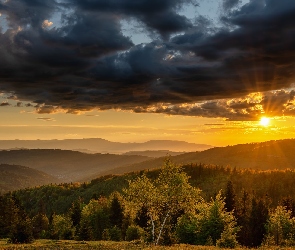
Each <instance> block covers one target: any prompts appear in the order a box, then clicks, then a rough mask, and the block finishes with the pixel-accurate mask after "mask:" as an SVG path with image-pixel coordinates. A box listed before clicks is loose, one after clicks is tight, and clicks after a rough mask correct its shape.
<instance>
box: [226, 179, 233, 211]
mask: <svg viewBox="0 0 295 250" xmlns="http://www.w3.org/2000/svg"><path fill="white" fill-rule="evenodd" d="M235 197H236V195H235V193H234V187H233V183H232V181H228V182H227V185H226V190H225V199H224V202H225V209H226V211H227V212H231V211H233V210H234V208H235Z"/></svg>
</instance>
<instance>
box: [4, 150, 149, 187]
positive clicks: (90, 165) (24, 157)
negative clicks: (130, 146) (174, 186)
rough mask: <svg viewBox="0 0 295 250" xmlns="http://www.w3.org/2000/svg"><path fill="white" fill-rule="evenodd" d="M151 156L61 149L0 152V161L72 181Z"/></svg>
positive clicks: (64, 180)
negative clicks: (86, 152)
mask: <svg viewBox="0 0 295 250" xmlns="http://www.w3.org/2000/svg"><path fill="white" fill-rule="evenodd" d="M147 159H151V158H150V157H147V156H138V155H114V154H85V153H81V152H77V151H70V150H60V149H23V150H2V151H0V164H1V163H3V164H15V165H22V166H26V167H30V168H33V169H36V170H39V171H43V172H45V173H47V174H49V175H52V176H54V177H55V178H58V179H59V181H60V182H61V181H62V182H75V181H79V180H81V179H83V180H86V181H88V180H91V179H90V178H88V177H90V176H91V177H92V176H98V175H100V173H101V172H103V171H107V170H110V169H114V168H117V167H120V166H125V165H130V164H134V163H137V162H142V161H145V160H147Z"/></svg>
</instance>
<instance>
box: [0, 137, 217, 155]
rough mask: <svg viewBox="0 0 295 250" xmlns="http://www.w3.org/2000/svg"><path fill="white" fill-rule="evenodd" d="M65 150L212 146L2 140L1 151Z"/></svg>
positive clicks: (198, 146) (199, 147) (179, 149)
mask: <svg viewBox="0 0 295 250" xmlns="http://www.w3.org/2000/svg"><path fill="white" fill-rule="evenodd" d="M21 148H23V149H63V150H75V151H80V152H86V153H111V154H123V153H126V152H129V151H147V150H152V151H157V150H169V151H174V152H192V151H202V150H206V149H208V148H212V146H211V145H206V144H195V143H188V142H184V141H171V140H153V141H147V142H143V143H135V142H134V143H122V142H111V141H107V140H104V139H100V138H92V139H91V138H90V139H67V140H0V149H21Z"/></svg>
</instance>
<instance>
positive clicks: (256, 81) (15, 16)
mask: <svg viewBox="0 0 295 250" xmlns="http://www.w3.org/2000/svg"><path fill="white" fill-rule="evenodd" d="M187 4H195V5H196V4H197V1H196V2H195V1H192V0H161V1H158V0H137V1H134V0H125V1H121V0H97V1H92V0H74V1H67V0H63V1H57V0H56V1H52V0H50V1H49V0H48V1H47V0H34V1H29V0H14V1H12V0H10V1H1V0H0V12H1V14H2V18H3V17H4V18H6V20H7V27H4V26H3V27H2V33H0V55H1V60H0V91H1V92H6V93H11V96H16V97H17V99H18V100H20V101H29V102H31V103H33V104H31V105H32V106H34V107H35V108H36V111H37V112H38V113H40V114H47V113H57V112H67V113H73V114H78V113H80V112H83V111H88V110H92V109H100V110H107V109H126V110H133V111H134V112H156V113H166V114H173V115H194V116H206V117H226V118H228V119H232V120H236V119H241V120H251V119H256V118H257V116H258V115H259V114H260V113H261V112H262V111H264V112H268V113H269V114H272V115H278V114H282V113H284V114H287V113H288V114H292V113H293V106H294V105H293V100H294V92H292V91H291V92H290V91H285V90H281V92H280V91H279V92H269V93H271V94H268V93H266V94H264V97H263V98H262V100H261V101H259V102H257V101H252V100H250V99H249V98H246V97H245V96H247V95H248V94H249V93H252V92H263V91H269V90H279V89H282V88H285V89H286V88H288V87H289V86H290V84H292V83H294V82H295V76H294V72H295V60H294V59H295V19H294V15H295V2H294V1H290V0H280V1H277V0H250V2H249V3H247V4H245V5H243V6H241V7H238V6H239V5H240V1H237V0H223V1H222V2H221V4H222V6H223V8H224V10H225V12H224V15H223V16H221V18H220V20H221V23H220V25H219V26H218V27H214V26H213V23H212V22H211V21H210V20H209V19H208V18H205V17H204V16H196V18H195V21H194V22H192V21H191V20H189V19H188V18H187V17H185V16H183V15H181V14H179V10H180V9H181V8H182V7H183V6H186V5H187ZM130 19H132V20H136V21H137V22H139V24H140V25H143V26H144V27H145V31H146V32H147V33H149V34H151V33H153V34H159V35H160V38H158V40H154V41H153V42H150V43H148V44H141V45H134V44H133V43H132V41H131V39H130V38H129V37H128V36H126V35H124V34H125V33H123V31H122V27H121V22H122V20H130ZM274 93H275V94H274ZM269 95H270V96H269ZM14 99H16V98H14ZM2 106H3V105H2Z"/></svg>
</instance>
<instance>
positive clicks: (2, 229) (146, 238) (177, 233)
mask: <svg viewBox="0 0 295 250" xmlns="http://www.w3.org/2000/svg"><path fill="white" fill-rule="evenodd" d="M294 177H295V171H294V170H272V171H258V170H249V169H236V168H230V167H223V166H216V165H205V164H186V165H183V166H179V165H176V164H174V163H173V162H172V161H171V160H170V159H169V158H167V159H166V160H165V161H164V163H163V166H162V168H161V169H156V170H145V171H140V172H132V173H128V174H125V175H109V176H103V177H100V178H97V179H94V180H92V181H91V182H89V183H68V184H59V185H56V184H50V185H45V186H40V187H35V188H27V189H21V190H18V191H14V192H9V193H6V194H3V195H2V196H1V197H0V238H7V239H8V241H9V242H12V243H29V242H32V241H34V240H35V239H57V240H64V239H65V240H73V239H74V240H78V241H90V240H96V241H97V240H111V241H142V242H148V243H151V244H153V245H172V244H176V243H185V244H191V245H209V246H210V245H212V246H219V247H227V248H234V247H237V246H246V247H257V246H261V245H264V246H265V245H267V246H293V245H295V238H294V237H295V202H294V200H295V190H294V188H293V187H294V180H295V178H294Z"/></svg>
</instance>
